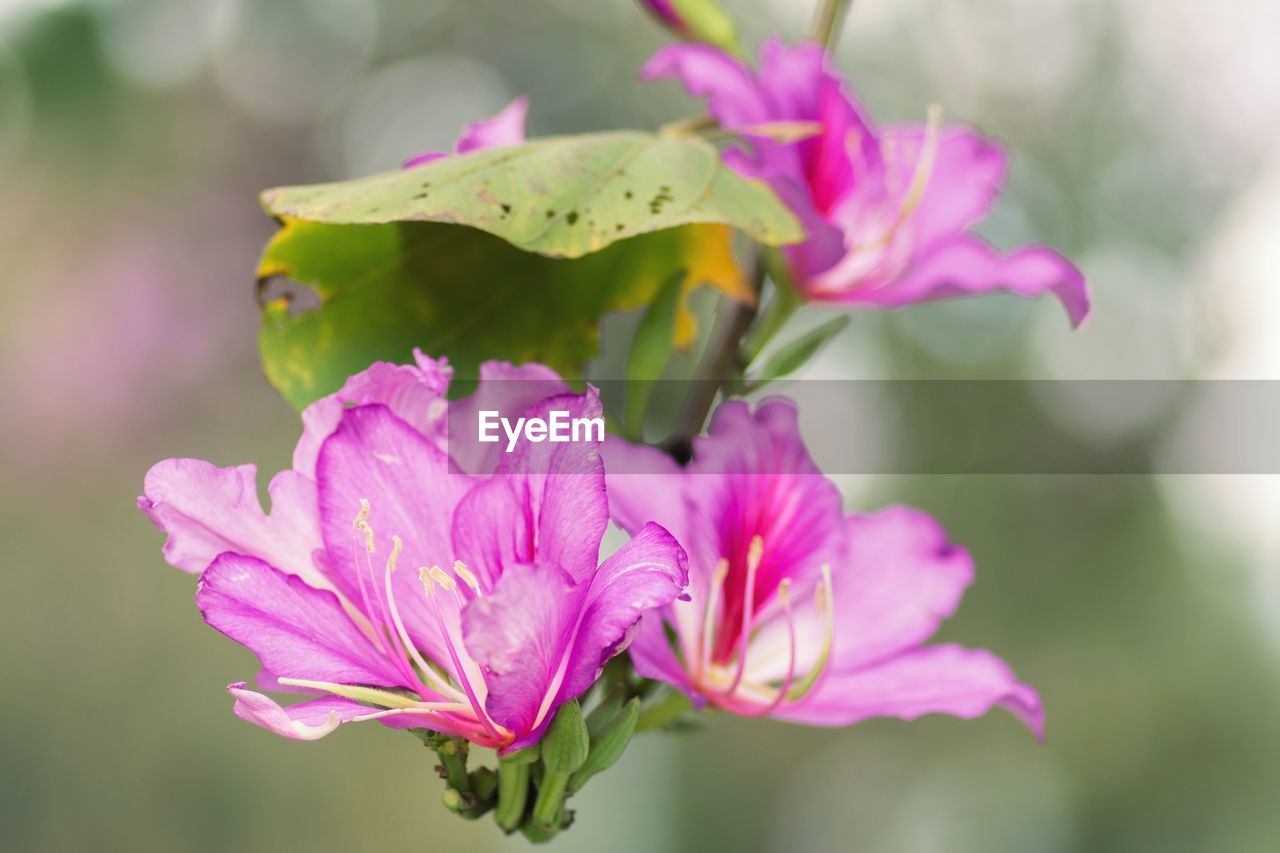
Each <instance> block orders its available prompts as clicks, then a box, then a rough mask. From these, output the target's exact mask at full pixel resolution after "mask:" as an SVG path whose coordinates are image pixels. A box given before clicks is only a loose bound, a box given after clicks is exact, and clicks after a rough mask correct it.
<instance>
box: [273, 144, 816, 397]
mask: <svg viewBox="0 0 1280 853" xmlns="http://www.w3.org/2000/svg"><path fill="white" fill-rule="evenodd" d="M263 204H264V206H265V207H266V209H267V210H268V211H269V212H270V213H273V214H275V215H276V216H278V217H279V218H280V219H281V221H282V223H283V224H284V227H283V228H282V229H281V230H280V231H279V232H278V233H277V234H276V236H275V237H274V238H273V239H272V241H271V243H270V244H268V246H267V249H266V252H265V254H264V256H263V258H262V263H261V266H260V268H259V281H260V285H259V291H260V293H265V292H266V291H267V285H268V283H269V282H270V281H271V280H273V279H275V278H287V279H292V280H293V281H296V282H299V283H301V284H303V285H306V286H307V287H308V288H310V289H311V290H312V291H313V292H314V295H315V296H316V297H318V300H319V304H318V306H316V307H313V308H310V309H305V310H297V311H295V310H293V306H295V305H297V304H298V303H293V304H292V305H291V303H290V300H289V299H288V298H287V296H286V297H277V298H270V299H267V298H264V299H263V328H262V338H261V346H262V358H263V365H264V368H265V369H266V372H267V376H268V378H269V379H270V380H271V381H272V383H273V384H275V386H276V387H277V388H278V389H280V391H281V392H282V393H283V394H284V395H285V397H286V398H288V399H289V400H290V402H292V403H293V404H295V405H298V406H302V405H305V404H306V403H308V402H310V401H311V400H314V399H316V397H318V396H321V395H323V394H326V393H329V392H331V391H333V390H335V389H336V388H338V387H339V386H340V385H341V384H342V381H343V379H345V377H346V376H347V375H348V374H350V373H354V372H356V371H358V370H361V369H363V368H364V367H366V366H367V365H368V364H369V363H370V362H371V361H373V360H374V359H386V360H393V361H401V360H404V359H406V358H407V357H408V355H409V352H410V351H411V349H412V347H414V346H419V347H422V348H423V350H425V351H426V352H429V353H431V354H432V355H436V356H440V355H444V356H448V357H449V359H450V360H451V361H452V362H453V364H454V366H455V368H456V369H457V370H458V374H459V376H460V377H464V378H465V377H468V376H470V375H473V374H474V371H475V369H476V367H477V365H478V364H479V362H480V361H483V360H485V359H507V360H510V361H514V362H523V361H535V360H536V361H541V362H544V363H546V364H548V365H550V366H551V367H553V368H555V369H557V370H559V371H561V372H562V373H564V374H566V375H569V376H573V375H578V374H579V373H580V371H581V369H582V367H583V365H584V363H585V361H586V360H587V359H589V358H590V357H591V356H592V355H594V353H595V351H596V343H597V342H596V337H597V335H598V330H597V327H598V324H599V320H600V317H601V315H602V314H604V313H605V312H608V311H614V310H625V309H628V308H635V307H640V306H644V305H647V304H648V303H650V302H651V301H652V300H653V299H654V298H655V297H656V296H657V294H658V293H659V292H660V291H661V289H662V286H663V284H664V283H666V282H669V281H671V280H672V279H673V278H675V279H677V280H678V281H679V291H680V295H681V298H680V299H679V300H678V302H679V307H678V310H677V315H676V320H675V323H674V324H673V325H672V326H671V328H672V339H673V343H675V344H676V345H678V346H687V345H689V344H690V343H692V341H693V340H694V338H695V335H696V330H695V328H694V320H693V315H692V314H691V313H690V312H689V311H688V309H687V306H686V304H685V302H686V297H687V294H688V291H689V290H691V289H692V288H694V287H697V286H699V285H708V286H711V287H714V288H717V289H719V290H721V291H723V292H724V293H726V294H728V295H729V296H731V297H733V298H735V299H739V300H750V299H752V298H753V291H752V288H751V286H750V285H749V283H748V282H747V280H746V279H745V277H744V275H743V274H742V272H741V270H740V269H739V268H738V266H737V264H736V263H735V262H734V260H733V256H732V253H731V251H730V247H731V239H732V233H733V231H734V230H737V231H740V232H743V233H745V234H746V235H747V236H749V237H751V238H752V239H754V240H756V241H758V242H762V243H766V244H770V245H777V244H784V243H788V242H794V241H796V240H799V239H802V238H803V236H804V235H803V230H802V229H801V228H800V226H799V224H798V223H797V222H796V220H795V218H794V217H793V216H792V215H791V213H790V212H789V211H788V210H787V208H786V206H785V205H783V204H782V203H781V202H780V201H779V200H778V198H777V197H776V196H775V195H774V194H773V191H772V190H771V189H769V188H768V187H767V186H765V185H764V184H762V183H760V182H757V181H752V180H749V179H747V178H744V177H742V176H741V175H739V174H737V173H736V172H733V171H732V170H730V169H728V168H726V167H725V166H723V164H722V163H721V161H720V155H719V152H718V151H717V150H716V148H715V147H714V146H712V145H710V144H709V143H707V142H706V141H705V140H700V139H697V138H692V137H675V138H667V137H661V136H655V135H653V134H645V133H637V132H618V133H602V134H594V135H588V136H575V137H559V138H553V139H544V140H536V141H534V142H530V143H526V144H523V145H518V146H512V147H507V148H494V149H486V150H483V151H475V152H471V153H469V154H465V155H460V156H455V157H448V158H444V159H441V160H436V161H433V162H430V163H427V164H425V165H422V166H418V167H415V168H412V169H406V170H401V171H398V172H393V173H389V174H385V175H378V176H374V177H371V178H365V179H362V180H357V181H347V182H343V183H335V184H322V185H317V186H310V187H292V188H284V189H276V190H269V191H267V192H266V193H264V194H263ZM464 226H465V227H464Z"/></svg>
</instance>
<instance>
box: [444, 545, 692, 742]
mask: <svg viewBox="0 0 1280 853" xmlns="http://www.w3.org/2000/svg"><path fill="white" fill-rule="evenodd" d="M686 580H687V572H686V569H685V564H684V559H683V554H682V553H681V552H680V548H679V546H678V545H677V544H676V542H675V540H674V539H673V538H672V537H671V535H670V534H668V533H667V532H666V531H665V530H663V529H662V528H660V527H658V526H657V525H649V526H648V527H645V528H644V529H643V530H641V531H640V533H639V534H638V535H637V536H636V537H635V538H633V539H632V540H631V541H630V542H629V543H627V545H625V546H623V547H622V548H621V549H619V551H618V552H617V553H616V554H614V555H613V556H612V557H610V558H609V559H608V560H606V561H605V562H604V563H603V564H602V565H601V566H600V568H599V571H598V572H596V574H595V576H594V577H593V578H592V579H591V580H590V581H589V582H587V583H579V584H574V583H573V580H572V578H571V577H570V576H569V575H568V574H567V573H566V572H564V571H561V570H559V569H557V568H556V567H554V566H550V565H546V564H537V565H518V566H510V567H508V568H507V571H506V572H505V573H504V574H503V575H502V577H501V579H499V581H498V585H497V587H496V588H495V590H494V591H493V593H492V594H490V595H487V596H485V597H483V598H479V599H476V600H475V601H474V602H472V603H471V604H470V605H469V606H468V607H467V609H466V610H465V611H464V612H463V617H462V620H463V633H464V637H465V642H466V646H467V651H468V652H470V653H471V655H472V656H473V657H474V658H475V659H476V662H477V663H479V664H480V666H481V668H482V669H483V670H484V672H485V682H486V684H487V685H488V687H489V698H488V703H487V707H486V710H488V712H489V713H490V715H491V716H492V717H493V718H494V720H495V721H497V722H499V723H501V724H502V725H504V726H507V727H508V728H510V729H512V730H513V731H516V732H518V733H520V734H521V735H523V736H524V738H522V739H521V740H518V741H517V743H521V742H525V741H528V740H532V739H534V737H533V736H534V735H536V733H537V732H538V731H539V730H540V729H541V728H542V727H543V726H544V725H545V724H546V723H547V722H548V721H549V720H550V719H551V717H552V716H554V713H555V709H556V708H558V707H559V706H560V704H561V703H563V702H567V701H568V700H570V699H573V698H575V697H577V696H579V695H581V694H582V693H584V692H586V690H587V688H589V687H590V686H591V684H592V683H593V682H594V681H595V680H596V678H597V677H599V675H600V670H601V669H602V668H603V666H604V664H605V662H606V661H607V660H608V659H609V658H611V657H612V656H613V655H615V654H617V653H618V652H620V651H622V650H623V649H624V648H626V645H627V643H628V642H629V640H630V638H631V632H632V629H633V627H634V626H635V624H636V622H637V621H638V620H639V619H640V616H641V614H642V613H643V612H644V611H646V610H649V609H651V608H656V607H662V606H664V605H665V604H667V603H668V602H670V601H671V600H672V599H673V598H675V596H677V595H679V594H680V591H681V590H682V589H683V588H684V585H685V582H686Z"/></svg>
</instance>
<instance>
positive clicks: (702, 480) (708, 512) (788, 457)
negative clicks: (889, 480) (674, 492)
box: [659, 399, 844, 637]
mask: <svg viewBox="0 0 1280 853" xmlns="http://www.w3.org/2000/svg"><path fill="white" fill-rule="evenodd" d="M687 472H688V475H689V480H688V483H687V488H689V489H690V492H691V494H692V495H693V501H694V503H695V504H696V505H697V512H698V517H700V518H703V519H706V520H707V521H706V522H705V524H706V525H708V526H709V527H710V528H711V529H709V530H706V531H705V532H704V533H703V535H704V536H705V535H708V534H709V535H710V537H711V538H712V541H713V542H714V543H715V544H714V546H713V547H711V548H707V547H704V546H703V545H701V544H700V543H699V542H698V536H696V535H695V536H694V537H693V540H694V541H693V543H692V544H686V543H683V542H682V543H681V544H686V549H687V550H688V551H689V553H690V554H691V555H696V557H698V558H702V557H703V556H704V555H706V554H709V553H712V552H714V554H715V558H714V559H719V558H720V557H726V558H728V559H729V563H730V570H729V576H728V578H727V579H726V581H725V599H726V602H728V605H727V607H726V609H725V612H724V615H723V620H722V623H721V628H722V631H721V636H722V637H733V636H736V634H737V631H738V628H739V627H740V622H739V620H740V619H741V617H742V613H741V612H740V610H739V609H737V608H740V607H741V606H742V605H743V604H744V598H745V596H744V593H745V582H746V568H745V567H746V555H747V552H748V549H749V546H750V543H751V540H752V538H753V537H755V536H760V537H761V539H762V541H763V543H764V552H763V556H762V558H761V561H760V567H759V571H758V573H757V575H756V583H755V595H754V602H755V606H756V608H760V607H763V606H765V605H766V604H767V603H768V602H769V600H770V599H771V597H772V596H773V594H774V592H775V591H776V590H777V587H778V584H779V583H780V582H781V581H782V580H783V579H784V578H789V579H790V580H791V581H792V582H793V583H795V584H799V585H803V584H804V583H805V582H806V581H810V580H812V579H814V578H816V577H817V576H818V574H819V573H820V571H821V569H822V566H823V564H824V563H830V564H833V565H836V564H838V563H839V562H840V560H841V559H842V555H843V547H844V536H843V518H844V514H843V509H842V506H843V499H842V497H841V495H840V491H839V489H837V488H836V486H835V484H834V483H832V482H831V481H830V480H828V479H827V478H826V477H825V476H824V475H823V474H822V472H821V471H820V470H819V469H818V467H817V466H816V465H815V464H814V463H813V460H812V459H811V458H810V457H809V452H808V450H807V449H806V448H805V446H804V442H803V441H802V440H801V438H800V433H799V426H798V425H797V422H796V409H795V406H794V404H792V403H790V402H789V401H785V400H781V399H772V400H768V401H766V402H764V403H763V404H761V405H759V406H757V407H756V410H755V411H754V412H752V411H751V409H750V408H749V407H748V406H747V404H746V403H743V402H738V401H731V402H728V403H724V404H722V405H721V406H720V407H719V408H718V409H717V410H716V412H715V414H714V415H713V416H712V419H711V426H710V428H709V429H708V435H707V436H706V437H704V438H699V439H696V440H695V443H694V458H693V462H691V463H690V464H689V466H688V468H687ZM659 497H660V496H659ZM713 568H714V563H713V564H712V566H711V567H699V570H700V571H702V572H710V571H712V569H713Z"/></svg>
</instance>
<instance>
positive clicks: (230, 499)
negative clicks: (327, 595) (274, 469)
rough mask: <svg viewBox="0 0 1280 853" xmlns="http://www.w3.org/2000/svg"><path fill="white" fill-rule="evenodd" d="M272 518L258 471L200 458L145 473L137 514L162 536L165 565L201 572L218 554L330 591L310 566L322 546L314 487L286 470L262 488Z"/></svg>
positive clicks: (160, 465)
mask: <svg viewBox="0 0 1280 853" xmlns="http://www.w3.org/2000/svg"><path fill="white" fill-rule="evenodd" d="M267 491H268V493H269V494H270V496H271V514H270V515H269V516H268V515H267V514H266V513H264V512H263V511H262V504H261V503H260V502H259V501H258V485H257V468H256V467H255V466H253V465H240V466H237V467H235V468H218V467H216V466H214V465H211V464H209V463H208V462H203V461H201V460H199V459H167V460H165V461H164V462H159V463H157V464H156V465H154V466H153V467H152V468H151V470H150V471H148V472H147V476H146V479H145V481H144V484H143V495H142V497H140V498H138V507H139V508H140V509H141V510H142V511H143V512H144V513H146V516H147V518H149V519H150V520H151V523H152V524H154V525H155V526H156V527H159V528H160V529H161V530H163V531H164V532H165V533H166V534H168V537H169V538H168V539H167V540H166V541H165V544H164V555H165V559H166V560H168V561H169V563H170V564H172V565H173V566H176V567H177V568H179V569H182V570H183V571H185V572H200V571H203V570H204V569H205V568H206V567H207V566H208V565H209V563H211V562H212V561H213V559H214V558H215V557H217V556H218V555H219V554H221V553H222V552H224V551H234V552H235V553H237V554H243V555H245V556H248V557H258V558H260V559H263V560H266V561H267V562H269V563H271V564H272V565H275V566H279V567H280V568H281V569H282V570H283V571H286V572H289V573H290V574H295V575H298V576H299V577H302V578H304V579H305V580H306V581H307V582H308V583H310V584H312V585H313V586H321V587H323V586H328V585H329V582H328V581H327V580H326V578H325V577H324V576H323V575H322V574H321V573H320V571H319V570H318V569H317V568H316V566H315V565H314V561H313V560H312V553H313V552H314V551H315V550H316V549H318V548H320V547H321V544H322V543H321V538H320V526H319V523H318V521H317V518H316V492H315V486H314V485H313V484H312V483H311V482H310V481H308V480H307V479H306V478H304V477H299V476H298V475H297V474H295V473H294V472H292V471H283V472H281V473H279V474H277V475H276V476H275V477H274V478H273V479H272V480H271V485H270V486H269V487H268V490H267Z"/></svg>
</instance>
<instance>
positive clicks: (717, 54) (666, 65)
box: [640, 44, 772, 128]
mask: <svg viewBox="0 0 1280 853" xmlns="http://www.w3.org/2000/svg"><path fill="white" fill-rule="evenodd" d="M660 78H674V79H677V80H679V81H680V82H681V83H683V84H684V88H685V91H687V92H688V93H689V94H690V95H692V96H694V97H695V98H706V99H707V112H709V113H711V115H712V117H714V118H715V119H716V121H718V122H720V124H721V125H722V126H723V127H729V128H733V127H742V126H743V125H748V124H759V123H762V122H767V121H771V120H772V119H771V115H770V112H769V104H768V102H767V101H766V98H765V95H764V93H763V92H762V91H761V90H760V86H759V83H757V81H756V79H755V76H754V75H753V74H752V73H751V71H750V70H749V69H748V68H747V67H746V66H745V65H743V64H742V63H741V62H739V61H738V60H736V59H734V58H733V57H732V56H730V55H729V54H727V53H724V52H723V51H720V50H717V49H716V48H713V47H708V46H706V45H701V44H669V45H667V46H666V47H663V48H662V49H661V50H659V51H658V52H657V53H655V54H654V55H653V57H652V58H651V59H650V60H649V61H648V62H647V63H645V66H644V68H643V69H642V70H641V72H640V79H642V80H657V79H660Z"/></svg>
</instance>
